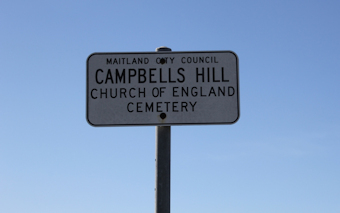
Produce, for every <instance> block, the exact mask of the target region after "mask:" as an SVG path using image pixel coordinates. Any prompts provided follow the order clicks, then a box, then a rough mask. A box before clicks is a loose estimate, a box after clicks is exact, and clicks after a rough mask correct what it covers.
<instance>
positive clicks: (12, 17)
mask: <svg viewBox="0 0 340 213" xmlns="http://www.w3.org/2000/svg"><path fill="white" fill-rule="evenodd" d="M339 11H340V1H335V0H333V1H331V0H323V1H315V0H309V1H307V0H294V1H292V0H284V1H283V0H282V1H281V0H280V1H269V0H268V1H265V0H260V1H244V0H240V1H229V0H228V1H221V0H216V1H215V0H211V1H183V0H181V1H177V0H172V1H152V0H144V1H135V0H125V1H105V0H97V1H90V0H83V1H78V0H75V1H66V0H59V1H42V0H32V1H22V0H11V1H5V0H4V1H1V3H0V20H1V22H0V28H1V34H0V63H1V78H0V99H1V102H0V106H1V108H0V109H1V110H0V121H1V122H0V212H4V213H45V212H48V213H60V212H63V213H75V212H79V213H92V212H96V213H98V212H100V213H116V212H117V213H136V212H138V213H150V212H154V205H155V199H154V197H155V195H154V186H155V127H153V126H148V127H145V126H144V127H143V126H142V127H105V128H102V127H92V126H90V125H89V124H88V123H87V121H86V116H85V114H86V113H85V112H86V105H85V104H86V59H87V57H88V56H89V55H90V54H92V53H93V52H144V51H154V50H155V48H157V47H159V46H168V47H170V48H172V50H173V51H202V50H203V51H213V50H232V51H234V52H235V53H236V54H237V55H238V57H239V69H240V97H241V98H240V103H241V116H240V119H239V121H238V122H237V123H235V124H233V125H201V126H173V127H172V129H171V131H172V138H171V139H172V144H171V145H172V150H171V152H172V164H171V211H172V212H176V213H181V212H183V213H187V212H195V213H206V212H214V213H215V212H216V213H217V212H221V213H224V212H232V213H249V212H251V213H266V212H268V213H272V212H275V213H287V212H290V213H302V212H305V213H319V212H320V213H321V212H322V213H323V212H327V213H338V212H340V157H339V153H340V121H339V120H340V110H339V109H340V96H339V92H340V83H339V80H340V42H339V38H340V28H339V20H340V13H339Z"/></svg>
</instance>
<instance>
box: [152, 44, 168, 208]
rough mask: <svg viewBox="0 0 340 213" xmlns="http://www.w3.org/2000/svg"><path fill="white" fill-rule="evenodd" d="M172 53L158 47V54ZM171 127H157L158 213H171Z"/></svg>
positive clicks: (156, 191)
mask: <svg viewBox="0 0 340 213" xmlns="http://www.w3.org/2000/svg"><path fill="white" fill-rule="evenodd" d="M160 51H171V49H170V48H167V47H158V48H157V49H156V52H160ZM170 151H171V127H170V126H156V188H155V193H156V194H155V196H156V206H155V212H156V213H170V164H171V163H170V158H171V153H170Z"/></svg>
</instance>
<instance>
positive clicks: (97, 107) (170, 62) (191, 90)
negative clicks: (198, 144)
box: [86, 47, 240, 213]
mask: <svg viewBox="0 0 340 213" xmlns="http://www.w3.org/2000/svg"><path fill="white" fill-rule="evenodd" d="M86 69H87V73H86V79H87V80H86V119H87V121H88V123H89V124H90V125H92V126H96V127H103V126H146V125H149V126H156V159H155V161H156V184H155V200H156V205H155V212H156V213H170V159H171V156H170V155H171V125H206V124H215V125H217V124H233V123H235V122H236V121H237V120H238V119H239V116H240V104H239V103H240V99H239V84H238V82H239V75H238V57H237V55H236V54H235V53H234V52H231V51H197V52H172V51H171V49H170V48H167V47H159V48H157V49H156V52H134V53H93V54H91V55H90V56H89V57H88V58H87V66H86Z"/></svg>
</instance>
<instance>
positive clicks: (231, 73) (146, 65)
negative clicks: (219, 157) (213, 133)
mask: <svg viewBox="0 0 340 213" xmlns="http://www.w3.org/2000/svg"><path fill="white" fill-rule="evenodd" d="M86 77H87V82H86V86H87V90H86V102H87V103H86V114H87V115H86V117H87V121H88V123H89V124H91V125H93V126H127V125H153V126H170V125H194V124H232V123H235V122H236V121H237V120H238V118H239V115H240V113H239V111H240V106H239V102H240V100H239V86H238V81H239V79H238V78H239V75H238V58H237V55H236V54H235V53H233V52H231V51H206V52H133V53H93V54H91V55H90V56H89V57H88V59H87V74H86Z"/></svg>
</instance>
